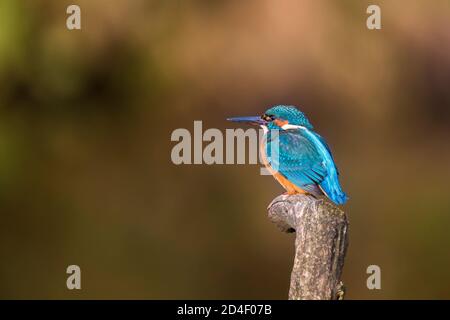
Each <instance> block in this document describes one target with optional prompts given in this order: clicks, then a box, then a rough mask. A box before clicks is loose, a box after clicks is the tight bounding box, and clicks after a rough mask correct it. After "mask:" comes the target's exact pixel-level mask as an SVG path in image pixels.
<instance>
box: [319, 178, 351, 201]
mask: <svg viewBox="0 0 450 320" xmlns="http://www.w3.org/2000/svg"><path fill="white" fill-rule="evenodd" d="M320 189H322V191H323V193H325V195H326V196H327V197H328V198H329V199H330V200H331V201H333V202H334V203H335V204H337V205H340V204H344V203H346V202H347V200H348V196H347V195H346V194H345V192H344V191H342V188H341V185H340V184H339V180H338V179H337V177H336V179H330V178H327V179H325V180H324V181H322V183H321V184H320Z"/></svg>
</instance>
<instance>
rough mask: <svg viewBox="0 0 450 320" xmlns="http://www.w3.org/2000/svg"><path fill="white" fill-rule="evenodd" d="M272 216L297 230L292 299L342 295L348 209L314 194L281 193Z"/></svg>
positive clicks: (288, 229) (288, 228)
mask: <svg viewBox="0 0 450 320" xmlns="http://www.w3.org/2000/svg"><path fill="white" fill-rule="evenodd" d="M268 211H269V219H270V220H271V221H272V222H274V223H275V224H276V225H277V226H278V227H279V228H280V229H281V230H282V231H284V232H296V238H295V258H294V266H293V268H292V273H291V285H290V290H289V300H335V299H343V296H344V287H343V285H342V282H341V281H340V278H341V273H342V268H343V267H344V257H345V253H346V250H347V245H348V236H347V231H348V222H347V217H346V215H345V213H344V212H343V211H342V210H340V209H339V208H338V207H336V206H334V205H333V204H331V203H329V202H327V201H325V200H323V199H316V198H313V197H312V196H307V195H302V194H296V195H290V196H289V195H281V196H278V197H277V198H275V199H274V200H273V201H272V202H271V203H270V205H269V207H268Z"/></svg>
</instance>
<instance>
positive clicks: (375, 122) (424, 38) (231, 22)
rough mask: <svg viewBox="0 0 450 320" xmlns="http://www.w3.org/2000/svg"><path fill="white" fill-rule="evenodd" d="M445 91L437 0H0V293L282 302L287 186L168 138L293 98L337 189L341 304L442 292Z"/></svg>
mask: <svg viewBox="0 0 450 320" xmlns="http://www.w3.org/2000/svg"><path fill="white" fill-rule="evenodd" d="M73 3H75V4H78V5H80V7H81V14H82V30H81V31H69V30H67V29H66V18H67V14H66V8H67V6H68V5H69V4H73ZM369 4H378V5H380V7H381V10H382V30H380V31H370V30H368V29H367V28H366V18H367V16H368V15H367V14H366V8H367V6H368V5H369ZM449 85H450V2H449V1H447V0H435V1H425V0H418V1H406V0H403V1H348V0H347V1H294V0H292V1H285V0H283V1H274V0H254V1H206V0H205V1H181V0H180V1H170V0H169V1H143V0H142V1H140V0H131V1H130V0H116V1H107V0H103V1H99V0H96V1H87V0H84V1H81V0H77V1H56V0H54V1H17V0H1V1H0V212H1V220H2V221H1V223H0V260H1V263H0V297H1V298H33V299H34V298H43V299H47V298H125V299H128V298H145V299H154V298H158V299H163V298H190V299H195V298H201V299H215V298H248V299H253V298H264V299H266V298H275V299H285V298H286V297H287V291H288V286H289V277H290V270H291V264H292V261H293V241H294V238H293V236H292V235H285V234H282V233H280V232H279V231H278V230H277V229H276V227H275V226H274V225H272V224H271V223H270V222H269V221H268V219H267V217H266V206H267V205H268V203H269V202H270V201H271V200H272V199H273V198H274V197H275V196H277V195H278V194H280V193H282V192H283V190H282V188H281V187H280V186H279V185H278V184H277V183H276V182H275V181H274V180H273V179H272V178H271V177H267V176H261V175H259V166H257V165H211V166H207V165H196V166H194V165H191V166H189V165H181V166H176V165H174V164H172V162H171V159H170V151H171V148H172V147H173V146H174V145H175V143H173V142H171V141H170V134H171V132H172V131H173V130H174V129H176V128H188V129H189V130H192V129H193V121H194V120H203V126H204V128H205V129H206V128H212V127H215V128H220V129H222V130H223V129H225V128H227V127H228V128H231V127H234V126H232V125H230V124H229V123H227V122H226V121H225V119H226V118H227V117H229V116H239V115H254V114H261V113H262V112H263V111H264V110H265V109H266V108H268V107H269V106H271V105H274V104H294V105H297V106H299V107H300V108H301V109H302V110H303V111H304V112H305V113H306V114H307V115H308V116H309V118H310V120H311V121H312V123H313V124H314V125H315V127H316V129H317V131H318V132H320V133H321V134H322V135H323V136H324V137H325V138H326V139H327V140H328V142H329V144H330V145H331V147H332V149H333V151H334V156H335V159H336V161H337V163H338V166H339V168H340V171H341V181H342V184H343V187H344V190H345V191H346V192H347V193H348V194H349V196H350V201H349V202H348V204H347V205H346V206H345V210H346V211H347V213H348V215H349V218H350V223H351V225H350V227H351V229H350V242H351V243H350V247H349V250H348V256H347V259H346V264H345V269H344V275H343V278H344V279H343V280H344V282H345V284H346V286H347V298H349V299H381V298H386V299H391V298H399V299H410V298H425V299H430V298H447V299H448V298H450V250H449V244H450V232H449V225H450V197H449V181H450V170H449V164H450V148H449V147H450V142H449V134H450V90H449V87H450V86H449ZM70 264H77V265H79V266H80V267H81V270H82V290H81V291H69V290H67V288H66V278H67V275H66V273H65V270H66V267H67V266H68V265H70ZM371 264H376V265H379V266H380V267H381V271H382V284H381V285H382V289H381V290H378V291H377V290H373V291H370V290H368V289H367V288H366V279H367V276H368V275H367V274H366V268H367V266H368V265H371Z"/></svg>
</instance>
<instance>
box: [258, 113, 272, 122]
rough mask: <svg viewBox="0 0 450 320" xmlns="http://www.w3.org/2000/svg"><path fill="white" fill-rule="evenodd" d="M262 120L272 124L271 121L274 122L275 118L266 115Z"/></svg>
mask: <svg viewBox="0 0 450 320" xmlns="http://www.w3.org/2000/svg"><path fill="white" fill-rule="evenodd" d="M261 118H262V119H263V120H264V121H267V122H270V121H273V119H274V116H272V115H268V114H264V115H262V117H261Z"/></svg>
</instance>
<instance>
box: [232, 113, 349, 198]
mask: <svg viewBox="0 0 450 320" xmlns="http://www.w3.org/2000/svg"><path fill="white" fill-rule="evenodd" d="M228 120H229V121H233V122H243V123H248V124H253V125H259V126H261V127H262V128H263V130H264V138H263V139H262V142H261V148H260V152H261V159H262V160H263V162H264V165H265V166H266V167H267V168H268V170H269V171H270V173H271V174H272V175H273V176H274V177H275V179H276V180H277V181H278V182H279V183H280V184H281V185H282V186H283V187H284V188H285V189H286V191H287V193H288V194H296V193H304V194H312V195H314V196H320V195H325V196H326V197H328V198H329V199H330V200H331V201H333V202H334V203H336V204H344V203H345V202H346V201H347V200H348V197H347V195H346V194H345V193H344V192H343V191H342V188H341V185H340V184H339V178H338V177H339V171H338V169H337V167H336V164H335V163H334V160H333V156H332V154H331V150H330V148H329V147H328V145H327V143H326V142H325V139H324V138H322V137H321V136H320V135H319V134H317V133H316V132H314V128H313V126H312V125H311V123H310V122H309V120H308V119H307V118H306V116H305V115H304V114H303V112H301V111H300V110H298V109H297V108H296V107H294V106H284V105H278V106H274V107H272V108H270V109H268V110H267V111H266V112H265V113H264V114H263V115H262V116H256V117H238V118H229V119H228Z"/></svg>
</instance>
